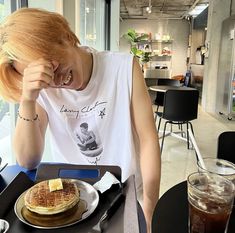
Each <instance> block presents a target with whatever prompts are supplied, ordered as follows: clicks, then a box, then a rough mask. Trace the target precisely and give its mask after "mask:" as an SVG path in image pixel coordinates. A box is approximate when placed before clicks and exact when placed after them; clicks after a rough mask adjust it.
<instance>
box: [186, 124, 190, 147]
mask: <svg viewBox="0 0 235 233" xmlns="http://www.w3.org/2000/svg"><path fill="white" fill-rule="evenodd" d="M188 124H189V123H188V122H186V126H187V132H186V136H187V148H188V150H189V134H188Z"/></svg>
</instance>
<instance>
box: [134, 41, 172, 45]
mask: <svg viewBox="0 0 235 233" xmlns="http://www.w3.org/2000/svg"><path fill="white" fill-rule="evenodd" d="M136 43H137V44H151V43H164V44H172V43H173V40H142V41H137V42H136Z"/></svg>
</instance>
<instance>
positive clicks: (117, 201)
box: [89, 192, 125, 233]
mask: <svg viewBox="0 0 235 233" xmlns="http://www.w3.org/2000/svg"><path fill="white" fill-rule="evenodd" d="M124 198H125V196H124V194H123V193H122V192H121V193H118V194H117V196H116V197H115V198H114V200H113V201H112V202H111V204H110V206H109V208H108V209H107V210H106V211H105V212H104V214H103V215H102V216H101V218H100V219H99V221H98V223H97V224H96V225H94V226H93V228H92V230H90V231H89V233H103V230H104V225H105V223H106V221H107V220H109V219H110V218H111V217H112V216H113V214H114V213H115V211H116V210H117V209H118V207H119V206H120V205H121V203H122V201H123V200H124Z"/></svg>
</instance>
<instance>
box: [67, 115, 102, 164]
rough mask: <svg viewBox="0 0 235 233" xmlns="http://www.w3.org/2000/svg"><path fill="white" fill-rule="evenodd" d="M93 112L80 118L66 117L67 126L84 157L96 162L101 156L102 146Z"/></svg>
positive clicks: (90, 161)
mask: <svg viewBox="0 0 235 233" xmlns="http://www.w3.org/2000/svg"><path fill="white" fill-rule="evenodd" d="M95 122H96V121H95V117H94V115H93V114H91V115H85V116H83V117H81V118H78V119H77V118H73V117H68V118H67V128H68V130H69V131H70V135H71V136H72V138H73V141H74V142H75V143H76V145H77V147H78V149H79V151H80V152H81V154H82V155H83V156H84V158H85V159H86V160H87V161H88V162H89V163H91V164H97V163H98V161H99V160H100V158H101V154H102V151H103V146H102V143H101V140H100V137H99V133H98V130H97V127H96V124H95Z"/></svg>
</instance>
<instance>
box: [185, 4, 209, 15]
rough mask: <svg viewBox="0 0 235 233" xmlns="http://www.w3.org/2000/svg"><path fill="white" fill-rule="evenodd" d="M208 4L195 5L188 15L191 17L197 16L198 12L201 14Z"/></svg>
mask: <svg viewBox="0 0 235 233" xmlns="http://www.w3.org/2000/svg"><path fill="white" fill-rule="evenodd" d="M208 6H209V4H208V3H206V4H200V5H196V6H195V7H194V8H193V9H192V10H191V11H190V12H189V15H191V16H192V17H196V16H198V15H199V14H201V13H202V12H203V11H204V10H205V9H206V8H207V7H208Z"/></svg>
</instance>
